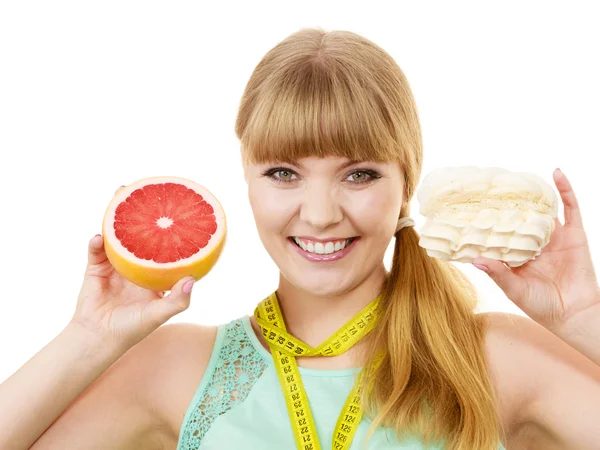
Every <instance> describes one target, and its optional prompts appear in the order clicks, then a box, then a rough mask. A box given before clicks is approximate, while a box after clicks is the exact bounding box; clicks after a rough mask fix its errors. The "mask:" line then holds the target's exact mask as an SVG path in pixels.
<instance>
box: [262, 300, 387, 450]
mask: <svg viewBox="0 0 600 450" xmlns="http://www.w3.org/2000/svg"><path fill="white" fill-rule="evenodd" d="M380 300H381V296H379V297H377V298H376V299H375V300H373V301H372V302H371V303H369V304H368V305H367V306H366V307H365V308H363V309H362V310H361V311H360V312H359V313H358V314H356V316H354V317H353V318H352V319H350V320H349V321H348V322H347V323H346V324H345V325H344V326H343V327H342V328H340V329H339V330H338V331H337V332H335V333H334V334H333V335H332V336H331V337H329V338H328V339H326V340H325V341H324V342H323V343H322V344H321V345H319V346H318V347H315V348H313V347H311V346H309V345H308V344H306V343H304V342H302V341H301V340H299V339H296V338H295V337H294V336H292V335H290V334H289V333H288V332H287V330H286V328H285V323H284V321H283V314H282V313H281V309H280V308H279V303H278V301H277V295H276V293H275V292H273V293H272V294H271V295H270V296H269V297H267V298H266V299H264V300H263V301H262V302H260V303H259V304H258V306H257V307H256V309H255V310H254V315H255V317H256V321H257V323H258V325H259V326H260V327H261V329H262V333H263V336H264V337H265V339H266V340H267V342H268V344H269V347H270V348H271V354H272V356H273V361H274V363H275V370H276V371H277V376H278V378H279V382H280V383H281V388H282V389H283V395H284V397H285V402H286V405H287V409H288V413H289V416H290V421H291V424H292V430H293V432H294V438H295V439H296V446H297V448H298V450H320V449H321V446H320V444H319V439H318V437H317V432H316V427H315V422H314V420H313V416H312V413H311V411H310V405H309V404H308V397H307V395H306V391H305V390H304V384H303V383H302V379H301V378H300V371H299V370H298V364H297V363H296V357H297V356H337V355H341V354H343V353H344V352H345V351H347V350H348V349H350V348H351V347H352V346H353V345H354V344H356V343H357V342H358V341H359V340H360V339H361V338H363V337H364V336H365V335H366V334H367V333H369V332H370V331H371V330H372V329H373V328H374V326H375V325H376V323H377V321H378V320H379V316H380V312H379V310H378V308H377V307H378V306H379V302H380ZM377 362H378V363H380V362H381V357H380V358H378V361H377ZM361 390H362V382H361V379H360V377H359V379H358V380H357V382H356V383H355V384H354V386H353V388H352V390H351V391H350V395H348V398H347V399H346V403H345V404H344V407H343V408H342V412H341V414H340V417H339V418H338V421H337V425H336V428H335V431H334V434H333V439H332V446H331V448H332V449H333V450H345V449H347V448H349V447H350V444H351V443H352V439H353V438H354V433H356V429H357V428H358V424H359V423H360V420H361V418H362V413H363V411H362V409H361V407H360V394H361Z"/></svg>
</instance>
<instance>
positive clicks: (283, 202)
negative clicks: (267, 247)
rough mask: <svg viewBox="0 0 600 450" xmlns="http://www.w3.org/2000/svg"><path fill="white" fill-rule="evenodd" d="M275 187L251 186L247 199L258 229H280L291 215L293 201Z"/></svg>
mask: <svg viewBox="0 0 600 450" xmlns="http://www.w3.org/2000/svg"><path fill="white" fill-rule="evenodd" d="M282 194H283V192H282V191H278V190H276V189H272V188H271V189H269V188H262V189H261V187H251V188H250V189H249V190H248V199H249V200H250V206H251V208H252V213H253V214H254V219H255V221H256V226H257V228H258V229H259V230H261V229H263V230H281V229H282V228H283V227H284V226H285V225H286V224H287V223H288V222H289V221H290V219H291V217H292V215H293V202H292V201H290V199H289V198H288V197H287V196H285V195H282Z"/></svg>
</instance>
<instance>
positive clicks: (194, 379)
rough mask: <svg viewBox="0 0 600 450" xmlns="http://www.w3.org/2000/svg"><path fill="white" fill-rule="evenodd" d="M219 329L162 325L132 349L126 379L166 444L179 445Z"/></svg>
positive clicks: (180, 324) (195, 325)
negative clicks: (133, 388)
mask: <svg viewBox="0 0 600 450" xmlns="http://www.w3.org/2000/svg"><path fill="white" fill-rule="evenodd" d="M217 330H218V327H216V326H203V325H197V324H191V323H171V324H166V325H162V326H160V327H159V328H157V329H156V330H155V331H154V332H152V333H151V334H150V335H148V336H147V337H146V338H145V339H143V340H142V341H141V342H139V343H138V344H137V345H135V346H134V347H132V348H131V349H130V350H129V352H128V353H131V355H128V353H126V355H128V357H127V359H128V360H129V364H128V367H127V369H126V372H127V376H128V377H133V378H134V379H135V384H134V385H135V390H136V392H135V395H136V397H137V401H138V402H139V403H140V404H141V405H142V406H143V407H144V408H145V409H147V410H148V411H149V413H150V414H152V416H154V417H155V419H156V423H157V424H158V427H160V428H161V430H158V431H159V433H160V434H161V435H162V436H164V439H165V440H166V441H167V442H176V441H177V438H178V435H179V429H180V426H181V424H182V422H183V418H184V416H185V412H186V410H187V408H188V406H189V403H190V402H191V400H192V398H193V397H194V394H195V392H196V389H197V387H198V385H199V384H200V381H201V380H202V377H203V376H204V372H205V370H206V367H207V365H208V362H209V360H210V356H211V353H212V349H213V346H214V343H215V339H216V335H217Z"/></svg>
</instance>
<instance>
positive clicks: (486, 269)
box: [473, 264, 490, 273]
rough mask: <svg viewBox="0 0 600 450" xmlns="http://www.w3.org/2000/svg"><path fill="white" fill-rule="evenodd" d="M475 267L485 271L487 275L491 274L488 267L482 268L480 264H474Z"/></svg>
mask: <svg viewBox="0 0 600 450" xmlns="http://www.w3.org/2000/svg"><path fill="white" fill-rule="evenodd" d="M473 265H474V266H475V267H477V268H478V269H479V270H483V271H484V272H485V273H490V269H488V268H487V267H486V266H482V265H480V264H473Z"/></svg>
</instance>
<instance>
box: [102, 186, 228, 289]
mask: <svg viewBox="0 0 600 450" xmlns="http://www.w3.org/2000/svg"><path fill="white" fill-rule="evenodd" d="M160 183H177V184H182V185H184V186H186V187H188V188H190V189H192V190H194V191H195V192H197V193H199V194H201V195H202V197H203V198H204V199H205V200H206V201H207V203H209V204H210V205H211V206H212V207H213V210H214V215H215V219H216V223H217V230H216V231H215V233H214V234H213V235H212V236H211V238H210V241H209V243H208V245H207V246H206V247H204V248H202V249H200V250H199V251H198V252H197V253H195V254H194V255H192V256H190V257H189V258H185V259H181V260H179V261H175V262H170V263H156V262H154V261H149V260H144V259H140V258H138V257H136V256H135V255H134V254H133V253H131V252H130V251H129V250H127V249H126V248H125V247H123V245H122V244H121V242H120V241H119V239H117V237H116V236H115V231H114V218H115V211H116V209H117V206H118V205H119V204H120V203H121V202H123V201H125V199H126V198H127V197H129V195H130V194H131V193H132V192H134V191H135V190H136V189H140V188H143V187H144V186H147V185H150V184H160ZM102 236H103V239H104V250H105V252H106V256H107V257H108V260H109V261H110V263H111V264H112V265H113V267H114V268H115V270H116V271H117V272H119V273H120V274H121V275H122V276H123V277H124V278H126V279H127V280H129V281H131V282H132V283H134V284H136V285H137V286H140V287H143V288H145V289H150V290H153V291H168V290H171V288H172V287H173V286H174V285H175V284H176V283H177V282H178V281H179V280H180V279H182V278H184V277H187V276H192V277H194V279H195V280H196V281H198V280H199V279H200V278H202V277H203V276H205V275H206V274H207V273H208V272H209V271H210V270H211V269H212V268H213V266H214V265H215V264H216V262H217V260H218V259H219V257H220V255H221V253H222V251H223V247H224V246H225V241H226V236H227V223H226V219H225V213H224V210H223V207H222V206H221V203H220V202H219V201H218V200H217V198H216V197H215V196H214V195H213V194H212V193H211V192H210V191H209V190H208V189H206V188H205V187H204V186H201V185H199V184H198V183H196V182H194V181H192V180H188V179H186V178H181V177H149V178H144V179H141V180H138V181H136V182H134V183H132V184H130V185H128V186H125V187H124V188H121V189H120V190H119V191H118V192H117V193H116V194H115V196H114V197H113V199H112V200H111V201H110V203H109V205H108V207H107V208H106V211H105V214H104V220H103V222H102Z"/></svg>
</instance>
